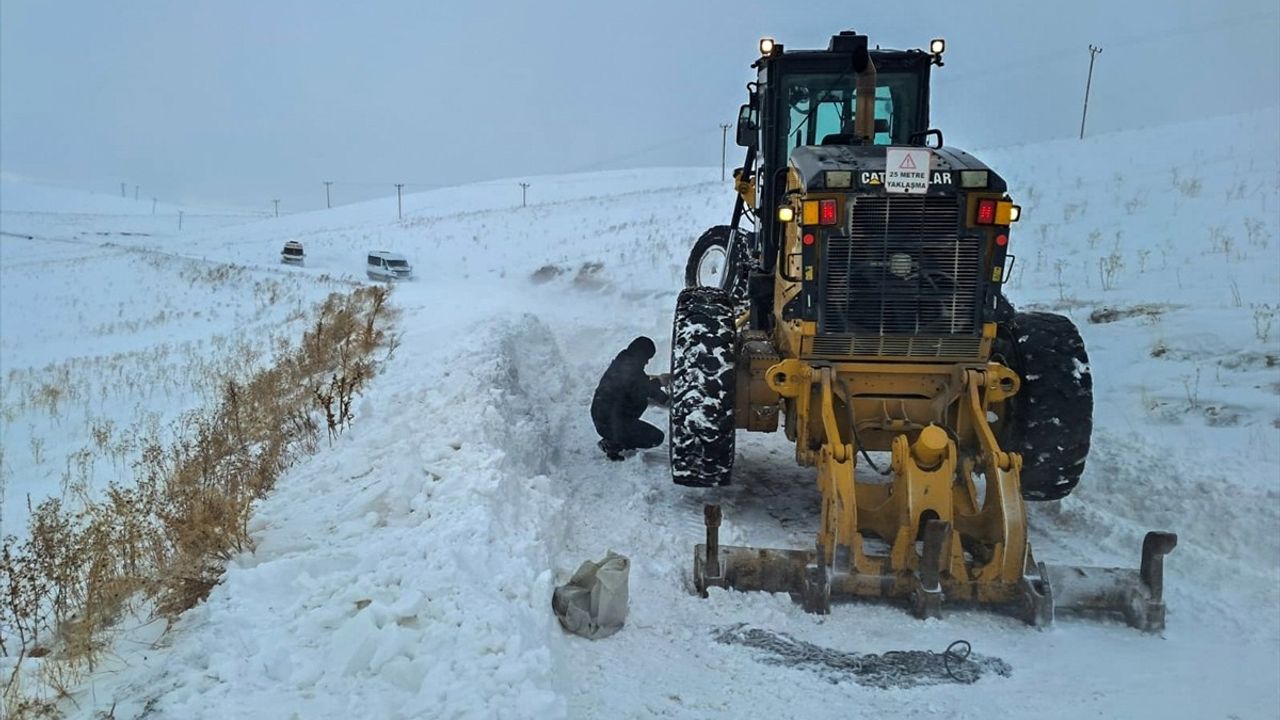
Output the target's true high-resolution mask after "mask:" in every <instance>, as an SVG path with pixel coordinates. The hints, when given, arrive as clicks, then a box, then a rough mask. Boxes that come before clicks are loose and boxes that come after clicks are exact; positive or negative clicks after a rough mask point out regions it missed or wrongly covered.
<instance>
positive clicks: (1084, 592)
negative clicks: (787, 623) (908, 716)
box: [693, 505, 1177, 632]
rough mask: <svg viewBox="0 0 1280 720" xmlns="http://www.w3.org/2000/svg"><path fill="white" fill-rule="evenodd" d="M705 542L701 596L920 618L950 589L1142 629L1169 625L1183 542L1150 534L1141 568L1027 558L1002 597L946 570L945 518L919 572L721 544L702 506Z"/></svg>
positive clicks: (1025, 609) (1022, 612) (987, 600)
mask: <svg viewBox="0 0 1280 720" xmlns="http://www.w3.org/2000/svg"><path fill="white" fill-rule="evenodd" d="M704 513H705V519H706V522H707V541H706V542H705V543H699V544H698V545H697V546H696V547H695V548H694V563H693V565H694V567H693V577H694V585H695V586H696V588H697V591H698V593H699V594H700V595H701V596H702V597H707V590H708V588H711V587H720V588H725V589H730V590H738V591H742V592H751V591H763V592H771V593H788V594H790V595H791V598H792V599H793V600H795V601H796V602H799V603H801V604H803V605H804V607H805V609H806V610H808V611H810V612H815V613H819V614H825V613H827V612H829V611H830V604H831V602H832V601H850V600H856V599H873V598H881V599H900V600H905V601H906V602H907V603H908V605H909V606H910V608H911V610H912V612H913V614H914V615H916V617H920V618H927V617H933V618H939V617H942V608H943V605H944V603H945V601H946V599H947V596H948V594H949V592H948V591H949V590H950V594H951V595H953V597H955V598H958V601H957V602H955V603H954V604H956V605H960V606H974V605H990V606H994V607H998V608H1000V609H1002V610H1004V611H1006V612H1008V613H1011V614H1015V615H1019V616H1021V617H1022V618H1023V619H1024V620H1026V621H1027V623H1029V624H1031V625H1034V626H1037V627H1043V626H1047V625H1051V624H1052V623H1053V621H1054V616H1055V611H1056V610H1065V611H1069V612H1074V613H1079V614H1082V615H1099V614H1112V615H1120V616H1122V617H1124V619H1125V620H1126V622H1128V623H1129V625H1131V626H1133V627H1135V628H1137V629H1139V630H1142V631H1144V632H1159V631H1161V630H1163V629H1164V617H1165V606H1164V601H1163V585H1164V580H1163V578H1164V556H1165V555H1166V554H1168V553H1169V552H1170V551H1171V550H1172V549H1173V547H1174V546H1175V545H1176V544H1177V536H1176V535H1174V534H1173V533H1165V532H1150V533H1147V537H1146V540H1145V542H1144V543H1143V553H1142V566H1141V568H1140V569H1138V570H1133V569H1127V568H1100V567H1074V566H1047V565H1045V564H1044V563H1034V562H1030V561H1029V562H1028V564H1027V568H1026V571H1025V573H1024V576H1023V577H1022V579H1021V581H1020V583H1018V585H1017V586H1016V587H1011V588H1009V589H1008V590H1009V592H1008V593H1006V594H1004V595H999V594H986V595H983V594H980V593H975V592H972V588H971V587H969V584H970V583H969V581H966V580H963V579H957V578H954V577H949V576H947V575H945V574H944V573H943V572H942V571H941V569H940V563H939V559H940V556H941V548H942V544H943V538H944V536H945V535H946V533H947V531H948V530H949V528H948V527H947V523H942V522H938V521H931V522H930V523H928V524H927V526H926V528H925V531H924V533H923V534H924V540H923V542H922V555H921V561H922V562H921V565H920V569H919V571H918V572H916V573H896V574H875V573H857V572H840V571H835V569H834V568H833V567H832V566H831V564H830V563H829V562H828V561H826V560H825V559H824V558H823V555H822V553H821V551H820V550H785V549H777V548H753V547H744V546H736V545H720V544H719V527H720V519H721V513H720V507H719V506H718V505H707V506H705V508H704Z"/></svg>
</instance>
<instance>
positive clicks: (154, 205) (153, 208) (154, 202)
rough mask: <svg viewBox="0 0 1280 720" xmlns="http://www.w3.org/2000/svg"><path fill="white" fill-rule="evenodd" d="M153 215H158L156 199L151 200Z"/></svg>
mask: <svg viewBox="0 0 1280 720" xmlns="http://www.w3.org/2000/svg"><path fill="white" fill-rule="evenodd" d="M151 214H152V215H155V214H156V199H155V198H151Z"/></svg>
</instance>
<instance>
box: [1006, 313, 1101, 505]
mask: <svg viewBox="0 0 1280 720" xmlns="http://www.w3.org/2000/svg"><path fill="white" fill-rule="evenodd" d="M1008 330H1009V333H1008V334H1009V336H1010V338H1011V341H1012V342H1011V344H1012V348H1010V349H1008V350H1007V354H1008V355H1009V357H1008V358H1007V359H1008V360H1010V361H1011V363H1012V364H1013V365H1014V366H1015V367H1013V368H1012V369H1013V370H1015V371H1017V373H1018V375H1019V376H1020V377H1021V378H1022V387H1021V389H1019V390H1018V394H1017V395H1014V396H1013V397H1012V398H1010V399H1009V406H1008V410H1007V413H1008V417H1007V418H1006V419H1005V423H1004V428H1005V429H1004V432H1003V433H1002V435H1003V437H1002V444H1003V445H1005V449H1006V450H1010V451H1013V452H1018V453H1021V454H1022V478H1021V479H1022V497H1023V499H1024V500H1060V499H1062V498H1064V497H1066V496H1068V495H1070V494H1071V491H1072V490H1074V489H1075V487H1076V485H1077V484H1078V483H1079V482H1080V476H1081V475H1082V474H1083V473H1084V464H1085V458H1086V457H1087V456H1088V454H1089V442H1090V438H1091V436H1092V434H1093V375H1092V373H1091V372H1090V369H1089V355H1088V353H1086V352H1085V347H1084V340H1083V339H1082V338H1081V337H1080V331H1079V330H1078V329H1077V328H1076V326H1075V323H1073V322H1071V320H1070V319H1069V318H1066V317H1064V316H1062V315H1054V314H1052V313H1041V312H1027V313H1017V314H1015V315H1014V316H1013V319H1012V322H1011V323H1010V324H1009V326H1008Z"/></svg>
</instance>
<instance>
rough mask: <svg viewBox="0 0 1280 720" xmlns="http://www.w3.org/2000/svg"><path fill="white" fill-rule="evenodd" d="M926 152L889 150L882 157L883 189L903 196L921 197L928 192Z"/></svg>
mask: <svg viewBox="0 0 1280 720" xmlns="http://www.w3.org/2000/svg"><path fill="white" fill-rule="evenodd" d="M931 155H932V153H930V152H929V151H928V150H917V149H908V148H889V149H888V150H887V151H886V152H885V156H884V160H885V162H884V189H885V190H886V191H888V192H891V193H901V194H904V195H923V194H925V193H927V192H928V191H929V161H930V156H931Z"/></svg>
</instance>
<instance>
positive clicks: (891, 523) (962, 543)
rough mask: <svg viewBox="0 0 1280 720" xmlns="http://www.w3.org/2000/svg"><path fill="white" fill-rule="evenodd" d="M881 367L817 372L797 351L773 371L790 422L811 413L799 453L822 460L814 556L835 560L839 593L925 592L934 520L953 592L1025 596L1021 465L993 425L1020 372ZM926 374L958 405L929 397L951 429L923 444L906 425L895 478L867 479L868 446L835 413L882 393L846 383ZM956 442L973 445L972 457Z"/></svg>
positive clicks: (805, 460)
mask: <svg viewBox="0 0 1280 720" xmlns="http://www.w3.org/2000/svg"><path fill="white" fill-rule="evenodd" d="M876 369H877V370H879V371H880V373H883V374H875V373H870V372H868V371H869V370H871V368H868V367H866V366H865V365H863V364H836V365H834V366H820V367H818V366H813V365H810V364H809V363H806V362H803V361H801V360H797V359H794V358H792V359H787V360H782V361H781V362H778V363H777V364H776V365H774V366H773V367H771V368H770V369H769V371H768V372H767V374H766V378H765V379H766V381H767V382H768V383H769V385H770V388H771V389H772V390H773V391H774V392H776V393H777V394H778V395H779V396H780V397H782V398H785V400H786V402H788V403H789V404H790V405H791V406H792V411H791V413H789V418H800V419H804V418H813V419H814V421H813V422H805V421H803V420H801V421H799V422H797V423H796V424H795V427H794V428H791V427H789V430H794V436H795V438H794V439H795V440H796V456H797V460H798V461H799V462H800V463H801V464H804V465H810V464H812V465H816V466H817V471H818V473H817V475H818V477H817V482H818V489H819V491H820V493H821V494H822V501H821V518H820V521H819V529H818V537H817V553H816V557H817V558H818V559H819V561H820V562H824V563H826V564H827V565H828V568H829V577H830V583H831V589H830V592H831V595H832V596H873V597H891V596H908V595H911V594H912V593H915V592H918V590H919V588H920V587H921V581H920V571H921V569H922V568H921V555H920V554H919V553H918V552H917V546H916V543H917V540H918V539H920V538H921V537H922V536H923V534H924V527H925V524H926V523H927V522H928V521H929V520H936V521H939V522H941V523H944V524H945V527H946V531H945V535H944V536H943V537H942V549H941V555H940V567H939V570H940V578H939V580H940V582H941V585H942V590H943V591H944V592H945V593H946V594H947V596H948V597H949V598H952V599H954V600H960V601H973V602H1011V601H1016V600H1018V599H1019V598H1020V597H1021V595H1022V594H1023V592H1024V589H1023V587H1022V579H1023V575H1024V570H1025V569H1026V568H1027V567H1029V566H1034V561H1033V559H1032V557H1031V548H1030V546H1029V544H1028V542H1027V530H1026V511H1025V508H1024V507H1023V503H1022V496H1021V491H1020V488H1019V484H1018V474H1019V472H1020V470H1021V467H1022V460H1021V457H1020V456H1019V455H1018V454H1016V453H1009V452H1006V451H1004V450H1002V449H1001V448H1000V446H999V443H998V442H997V440H996V437H995V433H994V432H993V431H992V429H991V425H990V423H989V422H988V421H987V412H988V409H989V407H990V406H991V403H992V402H1002V401H1003V400H1005V399H1007V397H1008V396H1010V395H1012V394H1013V393H1014V392H1016V391H1017V385H1018V378H1017V375H1016V374H1014V373H1013V372H1012V371H1010V370H1009V369H1008V368H1005V367H1003V366H1001V365H998V364H990V365H988V366H987V367H986V368H981V369H979V368H947V369H943V368H940V367H938V366H913V365H899V364H895V365H885V364H881V365H879V367H878V368H876ZM929 376H933V377H934V378H935V379H937V378H941V379H940V380H937V382H939V383H940V384H941V385H942V386H943V387H942V392H941V393H940V395H939V397H941V398H944V399H946V398H949V399H950V402H947V403H939V402H938V401H937V400H938V398H933V399H932V400H931V401H930V400H926V403H927V404H932V405H933V406H935V407H937V406H939V405H947V406H949V407H950V410H949V412H948V413H946V414H947V416H948V417H949V418H951V420H952V421H953V422H952V423H948V424H949V425H951V426H952V427H953V429H952V430H951V431H950V432H948V431H947V430H944V426H943V425H939V424H928V425H925V426H924V427H923V428H921V429H920V430H918V431H915V432H913V433H911V434H912V435H914V436H915V437H914V440H911V439H910V435H909V434H908V432H900V433H897V434H895V435H894V436H893V439H892V442H891V445H890V447H889V448H888V449H889V450H890V452H891V458H892V460H891V468H892V472H891V475H892V479H891V481H890V482H888V483H885V482H883V481H882V480H881V479H880V478H874V479H872V480H869V481H865V482H864V481H860V480H859V478H858V477H857V474H856V454H857V451H858V450H859V448H858V447H857V445H856V443H855V436H856V435H855V433H854V432H852V430H851V428H852V427H856V425H855V424H853V423H856V421H855V420H850V422H848V423H843V424H842V423H841V421H840V415H841V413H840V412H839V410H838V408H839V406H843V409H845V410H848V409H849V408H850V406H851V403H852V407H853V408H855V409H856V408H857V407H858V406H859V404H860V403H861V404H872V403H874V402H876V398H875V397H874V396H872V397H867V398H859V397H858V396H856V395H854V394H853V392H855V391H848V394H846V395H844V396H843V398H841V397H840V395H839V393H838V392H837V389H836V388H837V386H839V385H844V386H846V387H847V386H848V385H849V384H851V383H860V384H861V386H862V389H868V388H870V389H876V388H886V389H888V390H900V389H903V388H904V386H905V387H912V386H914V387H916V388H919V387H920V386H921V383H922V378H924V377H929ZM855 378H856V379H855ZM895 378H899V379H898V380H895ZM953 383H954V384H955V387H951V385H952V384H953ZM890 394H892V393H890ZM841 400H843V402H841ZM922 400H925V398H922ZM855 414H856V413H855ZM957 437H969V438H972V440H973V443H972V445H973V447H972V448H970V450H971V451H970V452H969V453H968V455H967V457H965V458H963V459H962V458H961V457H960V455H961V453H960V450H961V448H960V447H959V446H957V443H956V438H957ZM966 445H969V443H966ZM976 468H981V470H982V472H983V475H984V476H985V477H986V491H985V494H984V495H983V496H982V497H979V493H978V489H977V485H976V484H975V482H974V478H973V475H974V471H975V469H976ZM866 536H874V537H876V538H879V539H880V540H881V541H883V542H884V543H887V544H888V546H889V550H888V552H887V553H880V554H876V553H870V552H868V551H867V550H866V548H865V547H864V545H865V537H866ZM966 549H967V550H968V554H966ZM1029 564H1030V565H1029Z"/></svg>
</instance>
